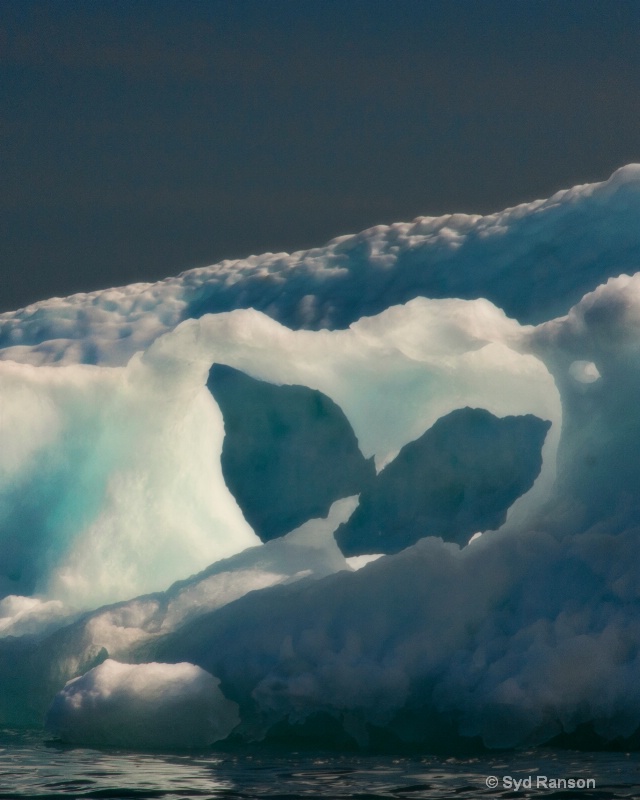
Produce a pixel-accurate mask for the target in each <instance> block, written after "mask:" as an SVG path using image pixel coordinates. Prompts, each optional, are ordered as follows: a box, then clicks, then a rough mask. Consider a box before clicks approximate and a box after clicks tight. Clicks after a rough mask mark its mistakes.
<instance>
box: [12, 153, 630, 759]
mask: <svg viewBox="0 0 640 800" xmlns="http://www.w3.org/2000/svg"><path fill="white" fill-rule="evenodd" d="M639 220H640V166H638V165H635V166H634V165H631V166H628V167H625V168H623V169H621V170H619V171H617V172H616V173H614V175H613V176H612V177H611V178H610V179H609V181H605V182H604V183H602V184H593V185H585V186H580V187H575V188H574V189H569V190H566V191H562V192H559V193H557V194H556V195H554V196H553V197H552V198H550V199H549V200H543V201H536V202H534V203H528V204H525V205H522V206H518V207H516V208H513V209H507V210H506V211H503V212H500V213H497V214H493V215H490V216H488V217H477V216H468V215H449V216H446V217H440V218H420V219H418V220H415V221H414V222H412V223H396V224H394V225H391V226H378V227H376V228H372V229H370V230H368V231H364V232H362V233H360V234H356V235H355V236H348V237H341V238H340V239H337V240H334V241H333V242H331V243H329V245H327V246H326V247H324V248H317V249H315V250H311V251H306V252H304V253H297V254H293V255H290V256H289V255H287V254H276V255H274V254H266V255H264V256H252V257H250V258H248V259H245V260H243V261H238V262H223V263H222V264H219V265H215V266H213V267H208V268H204V269H200V270H193V271H191V272H188V273H184V274H183V275H181V276H179V277H177V278H170V279H167V280H166V281H163V282H161V283H158V284H153V285H135V286H131V287H125V288H124V289H112V290H108V291H105V292H96V293H93V294H91V295H76V296H74V297H71V298H67V299H59V298H57V299H53V300H50V301H46V302H44V303H39V304H36V305H34V306H31V307H29V308H28V309H22V310H20V311H16V312H13V313H10V314H4V315H1V316H0V346H1V347H0V637H1V638H0V723H1V724H5V725H36V726H37V725H42V724H43V722H44V718H45V714H46V711H47V709H48V708H49V707H51V712H50V716H49V720H50V724H51V726H52V728H53V729H54V730H55V731H57V732H58V734H59V735H61V736H63V737H64V738H66V739H68V740H70V741H74V742H79V743H84V742H86V743H94V744H118V745H123V746H130V747H154V746H157V747H172V748H173V747H178V748H179V747H186V746H200V745H205V744H207V743H209V742H211V741H213V740H214V738H217V737H218V736H220V737H225V736H228V735H229V733H230V732H231V728H233V732H234V733H233V735H234V737H235V738H236V739H240V740H248V741H255V740H259V741H262V740H264V739H267V740H268V739H269V738H270V737H276V738H277V737H280V740H282V737H283V736H286V735H289V736H290V737H291V741H293V742H296V741H298V737H300V736H305V735H309V736H315V737H316V741H318V737H320V740H321V741H322V743H323V744H324V745H334V746H335V745H336V743H337V742H344V741H345V740H352V741H353V742H354V743H355V744H358V745H360V746H363V747H366V746H368V745H369V744H372V743H375V745H376V746H378V747H380V746H386V745H388V746H389V747H393V748H400V747H403V746H409V747H413V746H415V745H416V744H417V745H419V746H420V747H421V748H423V749H424V748H431V747H433V748H435V747H438V748H439V749H443V748H445V749H447V748H449V749H451V751H452V752H453V750H454V749H455V748H456V747H458V746H460V744H461V743H462V742H467V743H468V742H469V740H471V742H480V741H481V742H483V743H484V744H486V745H488V746H492V747H517V746H529V745H532V744H537V743H540V742H545V741H549V740H551V739H553V737H555V736H556V735H558V734H563V735H564V736H565V741H566V740H567V739H566V737H568V741H569V742H571V741H574V742H575V741H577V739H574V740H572V739H571V737H572V736H573V735H574V734H576V732H578V733H580V735H582V734H583V733H584V731H585V730H587V731H588V732H589V733H590V735H593V736H594V737H600V740H601V741H608V742H611V741H616V740H617V741H618V742H623V743H624V742H628V741H629V740H628V738H627V739H625V737H630V736H634V735H635V736H637V735H638V731H640V691H639V690H638V688H637V687H638V686H640V658H639V657H638V653H640V624H639V623H638V619H640V615H639V612H640V568H639V566H638V565H640V536H639V531H640V499H639V498H640V462H639V460H638V458H637V454H638V452H640V417H639V416H638V413H637V409H638V407H639V405H640V272H638V270H640V226H639V225H638V221H639ZM627 273H628V274H627ZM225 382H226V383H225ZM353 495H358V497H353ZM254 528H255V529H254ZM291 528H296V529H295V530H293V531H291V532H289V533H287V531H288V530H290V529H291ZM283 534H285V535H283ZM261 539H262V540H265V541H264V542H262V541H261ZM339 545H340V546H341V548H342V549H340V547H339ZM383 552H384V553H386V554H385V555H381V554H382V553H383ZM356 553H359V554H363V555H356V556H353V557H350V558H348V559H347V558H346V556H351V554H356ZM202 671H204V673H203V672H202ZM203 675H205V677H203ZM69 681H71V683H68V682H69ZM218 681H219V682H220V683H219V685H218V683H217V682H218ZM65 686H66V688H65ZM207 686H208V687H215V691H214V690H213V689H211V690H210V689H209V688H207V689H206V691H205V689H203V688H202V687H207ZM52 703H53V705H52ZM196 706H197V707H196ZM222 708H227V709H233V713H231V712H230V714H229V716H228V717H225V715H224V714H222V712H221V709H222ZM132 714H133V716H135V717H136V718H139V719H140V720H141V722H140V725H139V726H137V727H136V726H135V725H134V724H133V722H132ZM167 715H171V717H172V718H173V717H175V719H176V721H177V722H176V726H175V729H172V731H171V736H170V737H169V738H163V737H164V736H165V734H167V733H168V729H167V726H166V725H165V724H164V722H163V720H165V719H166V718H167ZM198 715H200V716H198ZM205 716H206V720H205ZM223 718H226V719H228V720H231V721H232V722H233V725H231V721H229V722H228V724H227V723H225V724H224V725H222V727H221V728H215V731H213V728H212V727H211V726H212V725H213V726H214V727H215V725H217V722H215V721H216V720H220V719H223ZM231 718H232V719H231ZM211 720H213V721H214V722H215V725H214V722H211ZM123 731H130V733H123ZM212 731H213V732H212ZM152 733H153V735H152ZM156 733H157V738H155V739H154V738H153V737H154V736H155V735H156ZM128 736H130V737H131V738H126V737H128ZM118 737H120V738H118ZM122 737H125V738H122ZM190 737H191V738H190ZM322 737H324V738H322Z"/></svg>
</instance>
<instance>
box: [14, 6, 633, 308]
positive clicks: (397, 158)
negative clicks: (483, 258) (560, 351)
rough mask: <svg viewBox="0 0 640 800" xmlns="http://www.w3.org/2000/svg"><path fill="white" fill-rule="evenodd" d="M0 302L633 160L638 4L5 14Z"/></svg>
mask: <svg viewBox="0 0 640 800" xmlns="http://www.w3.org/2000/svg"><path fill="white" fill-rule="evenodd" d="M0 97H1V109H2V112H1V116H0V182H1V183H0V186H1V189H0V278H1V282H0V289H1V291H0V310H8V309H12V308H17V307H19V306H22V305H25V304H27V303H29V302H31V301H34V300H37V299H41V298H45V297H49V296H52V295H65V294H69V293H71V292H74V291H83V290H91V289H95V288H101V287H105V286H111V285H120V284H124V283H130V282H133V281H136V280H155V279H158V278H162V277H166V276H167V275H172V274H177V273H178V272H180V271H182V270H183V269H188V268H190V267H194V266H202V265H205V264H210V263H213V262H215V261H218V260H220V259H222V258H226V257H239V256H244V255H249V254H250V253H260V252H263V251H266V250H287V251H291V250H295V249H300V248H304V247H308V246H313V245H320V244H323V243H324V242H325V241H327V240H328V239H330V238H332V237H333V236H337V235H340V234H344V233H349V232H355V231H358V230H360V229H362V228H365V227H368V226H370V225H374V224H377V223H388V222H393V221H398V220H407V219H412V218H413V217H415V216H417V215H419V214H440V213H445V212H451V211H473V212H489V211H493V210H498V209H501V208H503V207H505V206H507V205H513V204H515V203H518V202H522V201H525V200H531V199H534V198H537V197H546V196H548V195H549V194H551V193H552V192H554V191H555V190H557V189H559V188H563V187H566V186H571V185H573V184H575V183H584V182H588V181H593V180H601V179H604V178H606V177H608V175H609V174H610V173H611V172H612V171H613V170H614V169H616V168H617V167H619V166H621V165H623V164H625V163H628V162H631V161H640V0H598V1H597V2H595V0H577V2H573V0H442V1H441V0H208V1H207V0H151V2H146V0H124V1H120V0H102V2H95V1H94V0H66V2H60V0H46V2H32V1H31V0H1V2H0Z"/></svg>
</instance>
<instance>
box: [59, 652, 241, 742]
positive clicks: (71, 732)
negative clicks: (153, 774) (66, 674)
mask: <svg viewBox="0 0 640 800" xmlns="http://www.w3.org/2000/svg"><path fill="white" fill-rule="evenodd" d="M238 722H239V717H238V711H237V706H236V705H235V703H231V702H229V701H228V700H226V699H225V697H224V695H223V694H222V692H221V691H220V688H219V681H217V680H216V679H215V678H214V677H213V676H212V675H209V673H207V672H205V671H204V670H202V669H200V668H199V667H195V666H194V665H193V664H120V663H118V662H117V661H113V660H111V659H107V660H106V661H105V662H104V663H102V664H101V665H100V666H99V667H94V669H92V670H89V672H87V673H86V674H85V675H83V676H82V677H81V678H75V679H74V680H72V681H69V683H67V685H66V686H65V687H64V689H63V690H62V691H61V692H60V693H59V694H58V695H57V696H56V698H55V700H54V702H53V705H52V706H51V709H50V711H49V714H48V717H47V727H48V728H49V729H50V730H52V731H53V732H54V733H56V734H58V736H59V737H60V738H61V739H62V740H63V741H66V742H82V743H83V744H92V745H99V746H111V747H130V748H131V747H134V748H153V749H158V748H160V749H167V748H168V749H173V748H185V749H187V748H193V747H206V746H207V745H210V744H213V742H217V741H219V740H220V739H224V738H225V737H226V736H228V735H229V733H230V732H231V731H232V730H233V729H234V728H235V726H236V725H237V724H238Z"/></svg>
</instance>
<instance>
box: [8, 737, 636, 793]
mask: <svg viewBox="0 0 640 800" xmlns="http://www.w3.org/2000/svg"><path fill="white" fill-rule="evenodd" d="M563 780H565V781H567V783H566V785H565V784H563V783H562V781H563ZM518 781H521V783H518ZM571 781H573V784H572V783H571ZM496 782H497V786H495V788H494V784H496ZM639 796H640V754H638V753H618V752H616V753H603V752H598V753H591V752H577V751H567V750H558V749H551V748H540V749H536V750H527V751H518V752H499V753H498V752H497V753H491V754H489V755H483V756H480V757H477V756H476V757H467V758H446V757H442V756H432V755H414V756H394V755H359V754H345V753H340V754H337V753H327V752H320V751H304V752H291V751H287V752H285V751H283V750H274V749H262V748H260V747H259V746H256V747H254V748H252V749H244V750H242V751H240V752H220V751H215V750H211V751H206V752H205V751H201V752H194V753H185V754H176V753H172V754H165V753H136V752H128V751H122V750H96V749H89V748H79V747H78V748H69V747H63V746H61V745H60V744H59V743H57V742H55V741H53V740H52V739H51V738H50V737H48V736H47V735H46V734H43V733H40V732H24V731H11V730H5V731H2V732H0V798H1V799H2V800H7V799H8V798H36V797H37V798H47V799H48V800H55V799H57V798H84V797H92V798H114V800H115V799H116V798H167V799H169V798H189V797H193V798H200V797H202V798H239V799H240V798H242V799H245V798H246V799H247V800H248V799H249V798H261V797H269V798H281V800H284V798H297V797H328V798H335V800H341V798H359V800H365V798H369V799H370V800H374V799H375V798H380V799H381V800H382V798H412V799H413V800H420V799H421V798H424V799H425V800H427V799H428V800H435V799H436V798H451V797H455V798H460V799H461V800H464V799H465V798H477V797H504V798H507V797H535V798H572V797H575V798H583V800H587V798H623V797H624V798H627V797H639Z"/></svg>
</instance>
